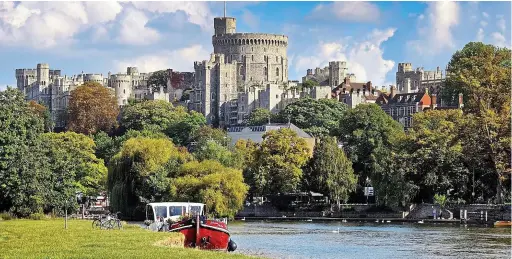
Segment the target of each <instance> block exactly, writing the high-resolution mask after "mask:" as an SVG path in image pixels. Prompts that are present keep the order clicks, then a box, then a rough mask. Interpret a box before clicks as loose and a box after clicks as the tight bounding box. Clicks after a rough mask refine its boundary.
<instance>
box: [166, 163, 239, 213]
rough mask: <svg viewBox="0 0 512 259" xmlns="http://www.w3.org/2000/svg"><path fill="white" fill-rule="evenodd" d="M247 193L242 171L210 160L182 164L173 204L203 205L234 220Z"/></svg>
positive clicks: (176, 182)
mask: <svg viewBox="0 0 512 259" xmlns="http://www.w3.org/2000/svg"><path fill="white" fill-rule="evenodd" d="M247 190H248V186H247V185H246V184H245V183H244V178H243V175H242V171H240V170H237V169H233V168H229V167H224V166H223V165H221V164H220V163H219V162H217V161H211V160H205V161H202V162H197V161H192V162H188V163H185V164H183V165H182V166H181V168H180V170H179V172H178V175H177V178H175V179H173V180H172V187H171V193H172V197H173V199H174V200H177V201H198V202H202V203H205V204H206V208H207V209H208V211H209V212H211V213H213V214H214V215H216V216H228V217H231V218H232V217H234V215H235V214H236V212H237V211H238V210H240V209H241V208H242V207H243V202H244V200H245V196H246V195H247Z"/></svg>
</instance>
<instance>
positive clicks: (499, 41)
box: [491, 32, 507, 47]
mask: <svg viewBox="0 0 512 259" xmlns="http://www.w3.org/2000/svg"><path fill="white" fill-rule="evenodd" d="M491 37H492V41H493V44H494V45H496V46H498V47H507V40H506V39H505V36H503V34H501V33H499V32H493V33H492V34H491Z"/></svg>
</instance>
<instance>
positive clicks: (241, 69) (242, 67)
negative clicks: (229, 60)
mask: <svg viewBox="0 0 512 259" xmlns="http://www.w3.org/2000/svg"><path fill="white" fill-rule="evenodd" d="M243 74H244V66H241V67H240V75H241V76H242V75H243Z"/></svg>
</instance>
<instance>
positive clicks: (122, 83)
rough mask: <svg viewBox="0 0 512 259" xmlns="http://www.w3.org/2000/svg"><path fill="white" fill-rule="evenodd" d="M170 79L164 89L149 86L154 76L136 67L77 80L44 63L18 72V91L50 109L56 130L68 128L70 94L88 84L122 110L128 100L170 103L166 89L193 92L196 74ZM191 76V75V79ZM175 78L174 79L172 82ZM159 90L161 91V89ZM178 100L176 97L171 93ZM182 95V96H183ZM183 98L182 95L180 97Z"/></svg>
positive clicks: (27, 98) (76, 76)
mask: <svg viewBox="0 0 512 259" xmlns="http://www.w3.org/2000/svg"><path fill="white" fill-rule="evenodd" d="M168 71H169V74H170V75H172V76H169V78H168V81H167V85H168V86H169V87H165V86H148V84H147V80H148V78H149V76H150V75H151V73H139V72H138V69H137V68H136V67H128V68H127V69H126V73H118V74H111V73H110V72H109V73H108V75H107V77H104V76H103V74H90V73H87V74H84V73H83V72H82V73H81V74H78V75H74V76H66V75H61V70H52V69H50V66H49V65H48V64H45V63H41V64H37V67H36V69H16V74H15V75H16V81H17V88H18V89H19V90H21V91H22V92H23V93H25V98H26V100H34V101H36V102H38V103H40V104H43V105H45V106H46V107H48V109H49V111H50V114H51V116H52V120H53V121H54V123H55V126H56V127H58V128H60V127H64V126H65V121H64V114H65V112H66V110H67V107H68V103H69V98H70V94H71V91H73V90H75V89H76V88H77V87H78V86H81V85H83V84H84V83H86V82H96V83H99V84H101V85H103V86H105V87H107V88H108V89H109V90H110V91H111V93H112V95H114V96H115V97H116V100H117V103H118V104H119V105H120V106H122V105H126V104H127V103H128V99H130V98H133V99H136V100H165V101H169V100H170V98H171V97H170V93H169V92H168V91H167V90H166V89H180V88H191V85H192V82H193V80H192V79H191V78H193V73H180V72H173V71H172V70H171V69H169V70H168ZM191 74H192V75H191ZM172 78H174V79H172ZM158 87H159V88H158ZM171 92H172V93H173V94H174V95H175V97H176V96H178V94H177V93H175V92H173V91H171ZM180 94H181V93H180ZM179 97H180V98H181V95H180V96H179Z"/></svg>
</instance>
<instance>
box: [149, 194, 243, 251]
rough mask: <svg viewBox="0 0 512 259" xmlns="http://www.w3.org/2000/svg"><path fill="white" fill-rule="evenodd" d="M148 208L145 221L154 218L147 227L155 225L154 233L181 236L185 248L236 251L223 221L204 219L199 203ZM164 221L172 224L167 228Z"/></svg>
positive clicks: (165, 203) (166, 203)
mask: <svg viewBox="0 0 512 259" xmlns="http://www.w3.org/2000/svg"><path fill="white" fill-rule="evenodd" d="M148 207H151V208H150V209H149V208H147V209H146V218H148V219H149V218H154V223H155V224H150V226H151V225H155V227H156V229H157V230H168V231H171V232H177V231H179V232H181V233H183V235H184V236H185V244H184V245H185V247H197V248H199V249H206V250H220V251H229V252H232V251H235V249H236V243H235V242H234V241H232V240H231V239H230V234H229V231H228V227H227V224H226V222H225V221H221V220H212V219H207V218H206V216H205V215H204V204H202V203H187V202H159V203H150V204H148ZM148 209H149V210H148ZM148 211H150V212H152V213H148ZM148 214H153V215H148ZM188 215H190V216H188ZM165 222H174V223H170V224H169V225H166V224H165ZM155 227H154V228H155Z"/></svg>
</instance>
